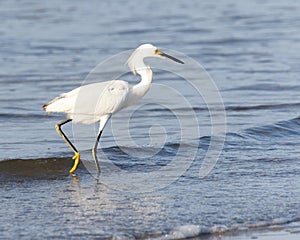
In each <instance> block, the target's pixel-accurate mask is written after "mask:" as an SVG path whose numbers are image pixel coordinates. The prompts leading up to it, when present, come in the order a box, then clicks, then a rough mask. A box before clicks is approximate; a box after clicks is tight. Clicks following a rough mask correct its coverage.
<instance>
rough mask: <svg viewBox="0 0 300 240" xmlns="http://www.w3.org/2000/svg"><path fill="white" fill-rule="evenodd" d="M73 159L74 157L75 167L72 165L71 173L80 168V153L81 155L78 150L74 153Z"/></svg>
mask: <svg viewBox="0 0 300 240" xmlns="http://www.w3.org/2000/svg"><path fill="white" fill-rule="evenodd" d="M72 159H74V165H73V167H72V168H71V170H70V173H71V174H73V173H74V172H75V170H76V169H77V168H78V165H79V163H80V155H79V152H76V153H75V154H74V156H73V158H72Z"/></svg>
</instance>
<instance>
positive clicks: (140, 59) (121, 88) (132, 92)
mask: <svg viewBox="0 0 300 240" xmlns="http://www.w3.org/2000/svg"><path fill="white" fill-rule="evenodd" d="M146 57H159V58H168V59H171V60H173V61H175V62H178V63H181V64H183V62H182V61H180V60H178V59H176V58H174V57H172V56H170V55H167V54H166V53H163V52H162V51H160V50H158V49H157V48H156V47H155V46H153V45H152V44H143V45H141V46H139V47H138V48H137V49H136V50H135V51H134V52H133V53H132V54H131V56H130V57H129V59H128V60H127V64H128V66H129V68H130V69H131V71H132V72H133V74H139V75H140V77H141V81H140V82H139V83H138V84H136V85H134V86H130V85H129V84H128V82H126V81H123V80H111V81H106V82H100V83H92V84H87V85H83V86H81V87H78V88H76V89H74V90H72V91H70V92H67V93H63V94H61V95H60V96H59V97H57V98H54V99H53V100H51V101H50V102H48V103H47V104H45V105H44V106H43V110H45V111H46V112H48V113H50V112H63V113H65V114H66V115H67V119H66V120H64V121H62V122H59V123H57V124H56V126H55V128H56V131H57V132H58V133H59V135H60V136H61V137H62V138H63V139H64V141H65V142H66V143H67V144H68V145H69V147H70V148H71V149H72V150H73V152H74V156H73V159H74V165H73V167H72V168H71V170H70V173H71V174H72V173H74V171H75V170H76V169H77V167H78V165H79V163H80V154H79V152H78V151H77V149H76V147H75V146H74V145H73V144H72V143H71V141H70V140H69V139H68V137H67V136H66V135H65V133H64V132H63V131H62V129H61V126H62V125H64V124H66V123H68V122H70V121H74V122H77V123H83V124H91V123H95V122H100V124H99V131H98V135H97V139H96V142H95V144H94V147H93V149H92V154H93V158H94V160H95V163H96V168H97V172H98V175H99V174H100V167H99V163H98V159H97V153H96V151H97V146H98V143H99V140H100V137H101V134H102V131H103V129H104V127H105V125H106V123H107V121H108V120H109V119H110V117H111V115H112V114H114V113H116V112H118V111H120V110H121V109H123V108H126V107H128V106H130V105H132V104H133V103H135V102H136V101H138V100H139V99H141V98H142V97H143V96H144V95H145V94H146V93H147V91H148V90H149V88H150V85H151V82H152V70H151V68H150V67H149V66H147V65H146V64H145V63H144V58H146ZM82 92H86V93H87V94H85V95H84V96H85V98H84V99H83V101H81V105H80V106H76V100H77V97H82V95H79V93H82ZM91 106H93V107H91ZM78 112H80V114H77V113H78Z"/></svg>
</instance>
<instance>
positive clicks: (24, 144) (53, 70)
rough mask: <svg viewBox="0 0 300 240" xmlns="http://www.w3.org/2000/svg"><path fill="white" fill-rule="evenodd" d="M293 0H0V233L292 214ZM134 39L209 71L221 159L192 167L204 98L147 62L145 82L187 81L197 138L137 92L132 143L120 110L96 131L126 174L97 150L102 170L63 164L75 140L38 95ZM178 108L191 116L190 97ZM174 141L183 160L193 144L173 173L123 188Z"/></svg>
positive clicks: (193, 224) (59, 233)
mask: <svg viewBox="0 0 300 240" xmlns="http://www.w3.org/2000/svg"><path fill="white" fill-rule="evenodd" d="M120 5H121V6H122V7H120ZM299 8H300V5H299V3H297V2H295V1H276V2H275V3H274V1H263V2H261V1H254V2H251V3H250V2H249V1H238V2H237V1H218V3H210V2H203V1H188V2H183V1H172V4H171V5H169V4H167V2H164V3H162V2H161V1H151V2H148V1H144V2H140V3H139V6H136V4H135V3H134V2H133V1H114V2H111V3H102V2H100V1H94V2H89V3H84V2H77V1H72V2H71V1H70V2H64V3H63V4H62V3H61V2H58V1H51V2H47V3H42V2H38V3H37V2H31V3H29V2H27V3H24V2H19V1H1V3H0V13H1V14H0V20H1V25H0V36H1V37H0V44H1V46H2V47H1V50H0V52H1V58H0V66H1V67H0V69H1V72H0V128H1V138H0V153H1V161H0V166H1V167H0V186H1V188H0V192H1V194H0V196H1V197H0V201H1V208H0V209H1V210H0V236H1V238H19V239H20V238H25V239H27V238H41V237H43V238H48V239H50V238H51V239H52V238H67V237H69V238H70V237H72V238H75V239H76V238H78V239H82V238H111V237H113V236H115V237H117V236H118V237H129V238H131V237H132V238H133V237H135V238H146V237H152V238H155V237H158V238H164V237H167V238H178V237H188V236H202V235H203V234H207V233H214V232H224V231H227V230H229V231H230V230H234V231H235V230H237V229H245V228H252V227H254V228H255V227H260V226H268V225H281V224H285V223H290V222H292V223H295V224H296V225H297V224H298V225H299V218H300V212H299V209H300V206H299V202H300V178H299V173H300V167H299V157H300V151H299V150H298V149H299V145H300V138H299V133H300V130H299V129H300V118H299V113H298V108H299V106H300V103H299V97H298V92H299V89H300V85H299V81H298V80H299V60H300V58H299V54H298V53H299V50H300V41H299V40H300V35H299V31H298V29H299V26H300V17H299V14H298V13H299ZM144 42H151V43H153V44H155V45H157V46H161V47H163V48H166V49H168V48H169V49H174V50H177V51H179V52H182V53H184V54H186V55H188V56H189V57H192V58H194V59H195V60H197V61H199V63H200V64H202V65H203V66H204V68H205V69H206V70H207V71H208V73H209V74H210V75H211V76H212V78H213V79H214V81H215V83H216V85H217V87H218V88H219V90H220V93H221V95H222V98H223V101H224V105H225V109H226V117H227V134H226V141H225V145H224V148H223V151H222V153H221V156H220V158H219V160H218V162H217V164H216V165H215V167H214V168H213V170H212V171H211V172H210V174H209V175H208V176H207V177H205V178H199V168H200V167H201V163H202V159H203V158H204V156H205V154H206V153H207V151H208V149H209V145H210V143H211V142H212V138H211V132H210V131H211V129H210V126H211V123H210V115H209V112H208V109H207V107H206V106H205V103H204V101H203V100H202V101H199V102H197V101H198V98H197V97H196V96H194V95H193V94H194V93H192V92H189V90H187V89H188V88H187V86H184V85H182V84H183V81H182V80H181V79H180V77H178V76H175V75H169V74H166V73H164V72H161V71H159V70H154V82H155V83H159V82H160V83H163V84H165V85H168V86H174V87H175V86H177V88H176V89H180V90H181V92H184V93H185V94H187V95H188V94H189V93H190V95H191V96H190V98H189V99H190V100H191V102H192V103H193V107H194V108H193V109H194V111H195V114H196V116H197V118H198V119H199V126H200V136H199V138H197V139H196V141H195V139H192V140H191V139H188V140H187V141H186V142H181V136H180V126H178V120H177V119H176V116H174V112H173V113H172V112H170V111H168V110H166V109H162V108H161V106H158V105H145V106H144V108H142V109H140V111H137V112H136V113H135V115H134V117H133V119H132V122H130V124H131V125H130V127H131V129H132V130H133V131H132V136H133V138H134V139H135V140H136V142H138V143H139V144H138V146H133V145H131V144H126V141H124V139H123V138H122V136H123V134H122V133H123V132H122V131H124V129H122V126H121V125H120V124H122V117H123V116H124V114H125V112H124V113H123V115H122V114H121V113H120V114H119V115H116V117H115V118H114V119H112V122H114V121H115V123H116V126H118V127H120V129H118V131H119V132H118V131H117V130H115V131H117V132H113V131H114V130H111V128H110V126H109V125H108V127H107V129H105V131H104V136H103V138H102V142H101V146H102V148H103V149H102V150H103V153H101V154H102V156H104V155H103V154H105V156H106V157H107V158H108V159H109V160H110V161H111V162H112V163H114V164H115V165H116V166H118V167H119V168H120V169H122V170H123V171H127V172H129V173H130V174H129V175H124V176H125V177H124V178H122V181H123V182H118V175H119V172H118V171H115V169H111V166H110V164H109V162H108V161H104V160H103V158H101V166H102V175H101V177H102V178H100V182H99V183H97V181H96V180H95V179H94V178H93V177H92V176H91V175H90V174H89V173H88V171H87V170H86V169H85V168H84V166H81V168H80V169H79V170H78V172H77V176H69V174H68V170H69V168H70V167H71V165H72V161H71V159H70V158H69V157H71V156H72V155H71V154H72V153H71V151H70V150H69V149H68V147H67V146H66V144H65V143H64V142H63V141H62V140H61V139H60V137H59V136H58V135H57V133H56V132H55V130H54V125H55V123H57V122H58V121H61V120H62V119H63V118H64V117H63V116H62V115H60V114H50V115H47V114H45V113H44V112H43V111H42V110H41V106H42V105H43V104H45V103H46V102H47V101H49V100H51V99H52V98H54V97H56V96H57V95H59V94H60V93H62V92H67V91H69V90H71V89H73V88H75V87H77V86H80V85H81V83H82V81H83V79H84V78H85V77H86V76H87V74H88V73H89V72H90V71H91V69H93V68H94V67H95V66H96V65H97V64H98V63H99V62H101V61H103V60H105V59H107V58H109V57H111V56H112V55H114V54H118V53H119V52H121V51H125V50H130V49H133V48H135V47H136V46H138V45H139V44H141V43H144ZM186 66H188V65H186ZM126 77H128V76H126ZM131 80H132V81H136V80H137V78H134V79H131ZM153 90H155V88H153ZM149 94H150V95H149V96H151V94H152V93H151V92H150V93H149ZM162 95H163V94H162ZM173 110H174V109H173ZM180 113H181V114H182V116H183V119H189V117H190V115H189V112H187V111H186V109H181V112H180ZM153 119H154V120H153ZM157 123H159V125H160V126H162V127H163V128H164V129H165V130H162V128H161V127H158V128H152V130H151V131H150V133H151V137H152V142H151V138H149V136H148V135H149V128H150V126H153V125H155V124H157ZM112 126H114V125H113V124H112ZM71 127H72V125H69V126H65V128H64V129H65V130H66V132H67V133H68V134H69V135H72V128H71ZM91 127H92V128H93V129H92V130H95V129H94V126H91ZM192 129H193V128H192ZM73 130H74V126H73ZM84 130H85V129H84ZM164 131H165V132H166V133H167V135H166V136H167V138H166V144H165V145H164V146H163V148H160V146H159V143H161V139H162V138H164V137H165V134H164ZM112 133H117V134H118V136H119V137H120V138H119V141H120V142H121V143H122V144H116V139H114V138H113V137H112ZM85 137H86V136H85ZM86 138H87V137H86ZM75 140H77V143H78V144H79V143H80V142H78V139H75ZM125 140H126V139H125ZM86 141H87V142H93V137H90V138H89V139H86ZM195 142H196V143H197V144H196V145H195ZM179 147H182V152H180V154H182V155H181V156H182V157H181V158H180V160H184V159H185V158H186V157H187V156H189V155H188V154H189V153H191V152H193V151H195V149H196V153H195V154H196V157H195V158H192V159H195V160H194V161H193V162H191V166H189V167H188V170H187V171H184V173H183V174H182V175H181V176H180V177H178V178H176V180H175V181H174V183H172V184H170V185H169V184H165V183H167V181H168V178H169V177H171V175H170V173H169V172H167V173H166V175H165V177H164V178H157V179H148V181H149V182H147V181H145V182H144V181H141V185H142V186H143V185H144V186H145V188H147V187H149V186H150V185H151V184H155V183H158V186H164V187H163V188H158V189H157V190H155V191H150V192H146V193H134V191H129V192H128V191H127V192H124V191H119V190H120V189H121V188H122V186H123V185H126V184H127V185H128V184H129V185H130V184H131V183H134V184H136V182H137V181H138V180H139V179H140V178H136V179H130V176H135V175H134V174H135V173H140V172H142V173H145V174H147V173H151V172H155V171H156V170H158V169H160V167H163V166H166V165H168V164H169V163H171V162H172V159H173V157H174V155H176V154H177V153H178V149H179ZM99 151H100V149H99ZM86 153H87V154H88V153H89V151H86ZM128 153H130V154H128ZM154 153H155V154H154ZM143 156H151V157H146V158H143ZM187 159H188V157H187ZM182 162H183V161H179V163H180V164H181V163H182ZM91 163H92V162H91ZM92 164H93V163H92ZM91 166H93V165H91ZM180 166H181V165H180ZM87 167H88V166H87ZM122 176H123V175H122ZM126 177H127V179H126ZM146 180H147V179H146ZM134 181H135V182H134ZM161 184H162V185H161ZM139 186H140V185H139ZM129 190H133V189H130V188H129Z"/></svg>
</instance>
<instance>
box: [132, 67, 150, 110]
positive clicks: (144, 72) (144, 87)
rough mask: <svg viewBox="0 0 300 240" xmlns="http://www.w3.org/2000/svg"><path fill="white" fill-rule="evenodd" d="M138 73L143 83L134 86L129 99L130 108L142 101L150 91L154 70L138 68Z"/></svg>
mask: <svg viewBox="0 0 300 240" xmlns="http://www.w3.org/2000/svg"><path fill="white" fill-rule="evenodd" d="M135 71H136V73H137V74H138V75H140V76H141V81H140V82H139V83H138V84H136V85H134V86H133V87H132V89H131V94H130V97H129V99H128V104H127V105H128V106H129V105H131V104H133V103H135V102H137V101H138V100H139V99H141V98H142V97H143V96H144V95H145V94H146V93H147V92H148V90H149V89H150V86H151V82H152V70H151V69H150V67H148V66H146V65H144V67H143V68H136V70H135Z"/></svg>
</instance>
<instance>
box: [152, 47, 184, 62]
mask: <svg viewBox="0 0 300 240" xmlns="http://www.w3.org/2000/svg"><path fill="white" fill-rule="evenodd" d="M155 54H157V55H159V56H162V57H166V58H169V59H171V60H173V61H174V62H178V63H181V64H184V62H183V61H181V60H179V59H177V58H175V57H172V56H170V55H168V54H166V53H164V52H162V51H160V50H158V49H157V50H155Z"/></svg>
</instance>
